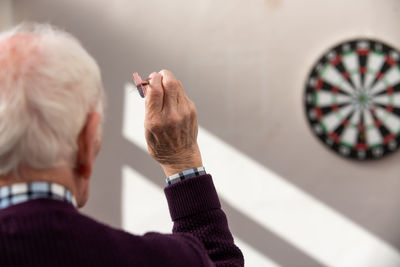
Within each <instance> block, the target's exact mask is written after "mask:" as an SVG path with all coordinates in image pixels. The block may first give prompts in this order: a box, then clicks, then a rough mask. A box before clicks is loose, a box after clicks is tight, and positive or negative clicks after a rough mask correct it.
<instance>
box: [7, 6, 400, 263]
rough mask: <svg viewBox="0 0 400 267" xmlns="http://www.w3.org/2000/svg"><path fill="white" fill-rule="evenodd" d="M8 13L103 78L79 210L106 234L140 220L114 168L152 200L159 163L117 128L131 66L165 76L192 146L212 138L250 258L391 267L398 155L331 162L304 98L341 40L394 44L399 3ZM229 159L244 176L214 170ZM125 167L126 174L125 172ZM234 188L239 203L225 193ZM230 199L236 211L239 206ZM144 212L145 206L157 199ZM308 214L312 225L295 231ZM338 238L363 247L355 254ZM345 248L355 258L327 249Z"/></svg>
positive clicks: (399, 246) (233, 218)
mask: <svg viewBox="0 0 400 267" xmlns="http://www.w3.org/2000/svg"><path fill="white" fill-rule="evenodd" d="M14 9H15V12H14V16H15V20H16V21H21V20H25V19H29V20H38V21H51V22H53V23H55V24H57V25H59V26H61V27H64V28H66V29H67V30H69V31H71V32H72V33H74V34H75V35H77V36H78V38H80V39H81V40H82V42H83V43H84V45H85V46H86V47H87V48H88V49H89V51H90V52H91V53H92V54H93V55H94V56H95V57H96V59H97V60H98V61H99V63H100V65H101V68H102V70H103V76H104V83H105V86H106V88H107V93H108V97H109V107H108V118H107V124H106V132H105V140H104V141H105V146H104V150H103V152H102V154H101V156H100V158H99V160H98V164H97V166H96V168H97V169H96V171H95V175H94V177H93V187H92V190H91V194H92V195H91V200H90V202H89V205H88V206H87V208H85V209H84V211H85V212H86V213H88V214H90V215H93V216H95V217H97V218H98V219H100V220H103V221H106V222H108V223H110V224H112V225H116V226H118V225H122V222H123V221H122V219H121V218H122V216H125V217H124V218H125V219H126V220H128V219H127V218H128V217H129V218H133V220H134V218H135V216H140V215H139V214H140V210H139V209H137V205H140V204H138V203H123V204H124V209H122V208H121V202H122V201H123V200H126V199H131V198H129V197H128V198H127V196H126V194H129V192H133V191H130V190H128V189H127V188H126V187H124V190H122V187H123V186H124V185H126V184H124V183H123V179H122V176H123V174H124V173H125V174H124V180H126V179H129V177H131V179H134V181H135V182H134V183H133V184H134V185H135V184H136V185H137V186H138V187H140V186H143V188H150V189H149V191H151V192H154V194H155V195H154V199H159V195H158V194H160V192H161V191H160V189H162V186H163V175H162V172H161V170H160V168H159V167H158V166H157V164H155V163H154V162H153V161H152V160H151V159H150V158H149V157H148V156H147V154H146V153H145V152H144V151H143V149H142V147H141V145H140V144H139V143H138V142H137V139H135V138H132V133H131V134H125V135H123V132H122V129H123V126H124V125H126V122H125V123H124V120H123V118H124V115H125V118H127V117H126V116H128V120H129V118H132V120H136V119H138V118H136V119H135V117H134V116H133V115H132V114H130V113H127V112H126V109H124V101H125V100H126V99H125V97H126V94H125V85H126V83H128V82H129V81H130V77H131V73H132V72H133V71H139V72H140V73H141V74H142V75H143V76H145V75H147V74H149V73H150V72H152V71H157V70H160V69H162V68H168V69H172V70H173V71H174V72H175V73H176V75H177V76H178V77H179V78H180V79H181V80H182V82H183V84H184V85H185V88H186V91H187V93H188V94H189V96H190V97H191V98H192V99H193V100H194V102H195V103H196V105H197V108H198V110H199V122H200V125H201V127H202V129H203V130H204V132H203V133H205V135H203V136H205V137H203V138H209V139H203V140H207V142H206V143H210V142H214V143H213V144H216V145H218V146H219V147H220V148H221V150H218V151H217V150H215V151H213V150H212V149H211V150H210V149H208V148H207V149H204V151H203V156H204V159H205V162H207V160H210V159H214V158H216V159H215V160H213V162H210V163H209V164H208V166H207V165H206V168H207V167H209V168H208V170H209V172H210V173H214V174H216V175H215V177H214V178H215V180H216V183H217V185H218V186H219V190H220V191H221V196H222V200H223V206H224V209H225V210H226V212H227V214H228V216H229V218H230V225H231V228H232V230H233V232H234V234H235V236H236V237H238V238H239V239H240V240H241V242H243V243H245V244H246V245H245V246H246V248H248V250H246V253H247V254H248V255H250V256H248V258H249V259H250V260H249V261H250V262H253V264H255V263H254V262H257V260H254V259H258V260H259V261H265V262H269V264H270V265H271V266H273V265H274V264H277V265H281V266H296V267H297V266H310V267H311V266H321V265H331V266H345V264H342V265H340V263H341V262H342V263H343V262H347V264H349V262H351V263H353V265H352V266H354V267H356V266H365V265H363V264H364V263H365V262H363V260H365V259H369V258H368V257H371V256H374V258H375V260H376V261H378V263H382V264H383V265H381V266H393V265H394V264H397V260H398V252H397V251H398V250H400V242H399V241H400V233H399V231H398V225H399V223H400V215H399V212H398V211H399V203H400V195H399V194H398V188H400V179H399V173H400V164H399V163H400V162H399V161H400V159H399V154H398V153H396V154H395V155H393V156H390V157H388V158H386V159H383V160H380V161H376V162H369V163H356V162H353V161H348V160H345V159H342V158H340V157H338V156H337V155H335V154H333V153H331V152H330V151H328V150H327V149H326V148H325V147H323V146H322V145H321V144H320V142H319V141H318V140H317V139H316V138H315V137H314V136H313V134H312V133H311V131H310V130H309V128H308V125H307V122H306V119H305V116H304V111H303V102H302V100H303V99H302V96H303V92H304V84H305V79H306V76H307V74H308V72H309V70H310V67H311V66H312V64H313V63H314V62H315V61H316V60H317V59H318V58H319V57H320V56H321V55H322V53H324V52H325V51H326V50H327V49H328V48H330V47H331V46H333V45H335V44H337V43H338V42H340V41H343V40H346V39H349V38H356V37H360V36H361V37H365V36H366V37H372V38H378V39H381V40H383V41H385V42H387V43H389V44H392V45H393V46H395V47H397V48H399V47H400V34H399V32H398V25H399V17H400V16H399V15H400V2H399V1H397V0H385V1H380V0H353V1H347V0H324V1H321V0H302V1H298V0H250V1H239V0H202V1H187V0H170V1H160V0H135V1H126V0H115V1H106V0H103V1H102V0H87V1H78V0H71V1H53V0H15V1H14ZM125 108H126V107H125ZM135 114H137V113H135ZM139 125H140V122H139ZM135 130H136V129H135ZM136 131H141V130H136ZM133 135H134V134H133ZM129 136H130V137H129ZM135 140H136V141H135ZM135 142H136V143H135ZM204 146H206V145H204ZM227 151H228V152H229V153H228V155H225V156H224V158H223V160H222V159H218V156H219V155H222V152H227ZM234 160H238V161H239V162H237V163H236V166H239V167H242V168H240V170H246V172H245V173H244V174H242V175H240V176H239V175H237V174H236V175H233V176H228V174H229V172H228V171H226V172H224V168H225V169H228V168H229V166H230V165H229V164H227V162H232V161H234ZM215 161H217V162H219V163H220V164H219V165H215V164H213V163H214V162H215ZM123 166H128V167H129V168H131V169H133V170H134V171H133V172H126V171H124V172H123V170H126V168H124V167H123ZM240 170H237V171H238V172H239V171H240ZM126 173H128V174H126ZM132 173H133V174H135V173H136V178H135V175H132ZM139 176H140V177H139ZM143 177H144V178H143ZM143 179H146V180H147V181H148V182H150V184H151V185H155V188H158V190H157V189H154V188H153V187H152V186H149V185H148V184H147V183H143V182H142V181H143ZM224 181H228V182H227V183H226V182H224ZM232 184H233V186H234V187H233V188H232V190H231V189H229V190H228V188H230V187H229V186H231V185H232ZM235 185H236V187H235ZM238 187H243V191H241V192H244V193H243V194H244V195H243V194H242V195H240V193H235V192H236V191H235V190H237V189H238ZM263 189H265V190H263ZM132 190H133V189H132ZM288 190H289V191H288ZM122 192H125V195H124V196H121V193H122ZM135 192H138V191H137V190H136V191H135ZM139 192H140V190H139ZM256 192H257V193H256ZM136 194H139V193H136ZM285 194H286V195H285ZM156 195H157V196H156ZM282 196H286V198H280V197H282ZM291 196H292V197H291ZM241 197H244V198H245V199H248V200H249V201H248V202H246V203H248V204H246V205H247V206H246V205H245V206H243V205H242V204H243V201H240V202H237V201H236V200H237V199H241ZM299 200H301V201H300V202H299ZM304 203H306V205H305V204H304ZM295 204H296V205H295ZM130 205H131V206H132V211H134V210H135V213H129V211H128V210H129V207H130ZM148 205H149V210H152V205H155V206H157V205H158V204H157V202H154V203H148ZM135 207H136V208H135ZM154 209H156V208H154ZM263 209H264V210H265V211H264V212H261V213H260V212H259V213H258V214H257V215H254V214H253V213H252V211H254V210H263ZM280 210H281V211H282V212H281V213H280V212H279V211H280ZM123 212H125V213H124V214H123ZM136 213H137V215H135V214H136ZM271 213H273V214H274V216H270V215H271ZM141 216H145V215H141ZM149 216H151V215H149ZM153 216H155V217H157V216H158V215H157V214H153ZM277 216H281V217H279V218H283V220H282V221H280V222H279V223H276V221H273V219H275V218H278V217H277ZM312 216H316V217H312ZM164 218H165V217H164ZM290 218H291V219H290ZM307 218H315V219H314V220H313V221H314V222H318V223H316V225H312V226H311V227H310V225H307V223H305V224H302V223H304V222H306V219H307ZM326 218H328V219H329V220H325V219H326ZM128 221H129V220H128ZM283 222H284V223H283ZM140 227H143V226H138V228H140ZM154 227H155V226H154ZM341 227H343V228H341ZM127 228H129V227H127ZM313 228H314V229H315V230H316V231H315V232H314V233H310V232H309V231H310V230H312V229H313ZM141 229H142V228H141ZM332 229H333V230H335V231H336V230H338V232H332ZM345 229H346V230H345ZM154 230H157V229H154ZM340 230H342V231H340ZM298 232H300V234H301V233H303V234H304V235H303V236H301V235H296V233H298ZM316 233H317V234H316ZM332 233H334V234H333V235H332V236H333V237H331V238H332V239H327V238H326V237H328V236H329V234H332ZM318 237H321V238H320V239H318ZM324 237H325V238H324ZM346 238H354V239H357V240H358V241H360V240H363V244H365V243H367V244H369V246H364V247H363V248H364V249H365V250H364V251H361V250H360V249H356V248H358V246H356V245H349V244H348V242H347V241H348V239H346ZM354 239H352V240H353V241H354ZM346 240H347V241H346ZM365 240H367V241H365ZM364 241H365V242H364ZM346 242H347V243H346ZM351 244H352V243H351ZM349 246H350V248H352V249H353V250H350V251H348V249H347V248H349ZM341 249H342V250H341ZM346 249H347V253H350V254H351V255H353V256H355V258H352V259H350V258H349V257H348V254H337V255H332V254H329V251H335V252H338V253H339V252H340V251H346ZM378 251H379V257H378V256H376V255H377V253H378ZM335 258H336V260H335ZM341 260H342V261H341ZM371 262H372V261H371ZM252 266H262V265H252ZM376 266H378V265H376Z"/></svg>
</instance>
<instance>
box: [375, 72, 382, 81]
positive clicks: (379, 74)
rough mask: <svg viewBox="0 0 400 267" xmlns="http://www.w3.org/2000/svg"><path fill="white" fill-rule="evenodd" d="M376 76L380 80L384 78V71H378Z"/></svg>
mask: <svg viewBox="0 0 400 267" xmlns="http://www.w3.org/2000/svg"><path fill="white" fill-rule="evenodd" d="M376 78H377V79H378V80H382V78H383V73H382V72H378V73H377V74H376Z"/></svg>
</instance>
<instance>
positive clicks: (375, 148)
mask: <svg viewBox="0 0 400 267" xmlns="http://www.w3.org/2000/svg"><path fill="white" fill-rule="evenodd" d="M304 103H305V110H306V117H307V119H308V121H309V123H310V126H311V129H312V131H313V132H314V134H315V135H316V136H317V137H318V138H319V139H320V140H321V141H322V142H323V143H324V144H325V145H326V146H328V147H329V148H331V149H332V150H334V151H335V152H336V153H338V154H339V155H341V156H344V157H348V158H354V159H358V160H366V159H377V158H382V157H383V156H385V155H387V154H389V153H391V152H394V151H396V150H397V149H398V147H399V144H400V52H399V51H398V50H396V49H394V48H392V47H390V46H388V45H387V44H384V43H382V42H379V41H376V40H367V39H359V40H353V41H349V42H345V43H342V44H340V45H338V46H336V47H334V48H333V49H331V50H330V51H328V52H327V53H326V54H325V55H324V56H322V57H321V58H320V59H319V60H318V62H317V63H316V64H315V65H314V67H313V69H312V71H311V73H310V75H309V76H308V78H307V82H306V91H305V97H304Z"/></svg>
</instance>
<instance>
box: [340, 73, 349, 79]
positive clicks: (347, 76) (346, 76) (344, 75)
mask: <svg viewBox="0 0 400 267" xmlns="http://www.w3.org/2000/svg"><path fill="white" fill-rule="evenodd" d="M342 75H343V77H344V78H346V79H348V78H350V73H348V72H347V71H346V72H343V74H342Z"/></svg>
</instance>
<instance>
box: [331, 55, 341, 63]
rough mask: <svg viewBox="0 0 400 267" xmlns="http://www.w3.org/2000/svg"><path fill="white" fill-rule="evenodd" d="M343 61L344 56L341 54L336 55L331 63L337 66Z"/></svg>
mask: <svg viewBox="0 0 400 267" xmlns="http://www.w3.org/2000/svg"><path fill="white" fill-rule="evenodd" d="M340 61H342V57H341V56H340V55H338V56H336V57H335V58H334V59H332V60H331V64H332V65H333V66H336V65H337V64H339V62H340Z"/></svg>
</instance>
